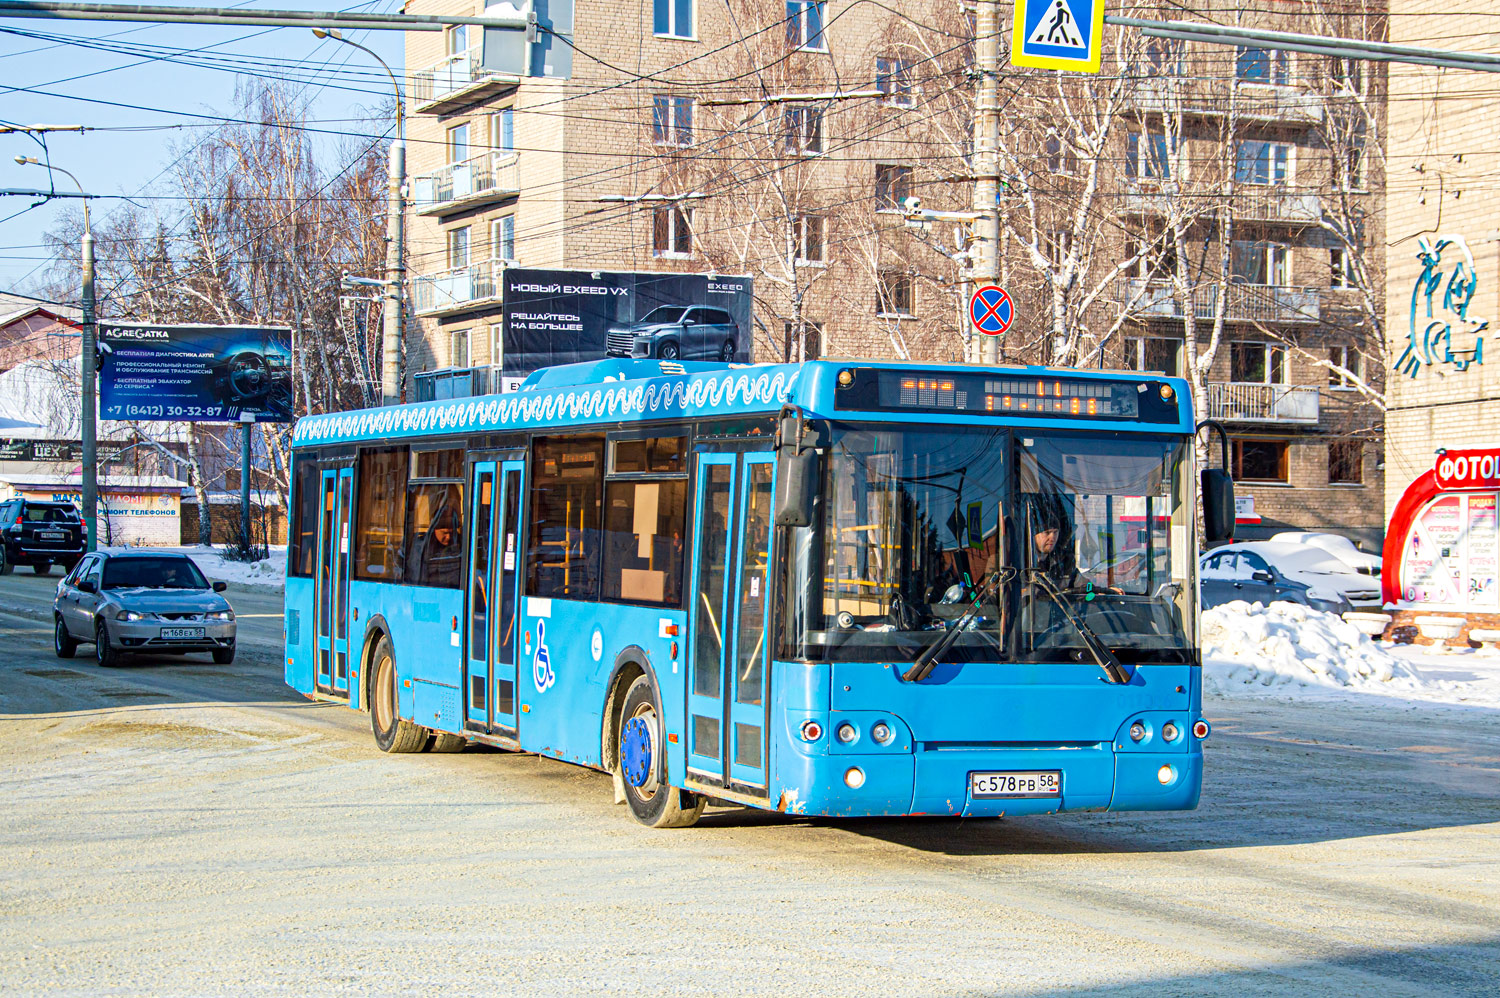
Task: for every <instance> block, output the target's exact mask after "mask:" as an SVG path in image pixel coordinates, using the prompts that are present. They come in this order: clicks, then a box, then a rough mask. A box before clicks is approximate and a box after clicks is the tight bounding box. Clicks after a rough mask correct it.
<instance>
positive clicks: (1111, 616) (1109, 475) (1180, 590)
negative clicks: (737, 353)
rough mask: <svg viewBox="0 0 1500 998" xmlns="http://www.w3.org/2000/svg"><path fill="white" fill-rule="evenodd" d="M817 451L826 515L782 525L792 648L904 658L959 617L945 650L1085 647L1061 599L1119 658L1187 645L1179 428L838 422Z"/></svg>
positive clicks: (994, 654) (1013, 654)
mask: <svg viewBox="0 0 1500 998" xmlns="http://www.w3.org/2000/svg"><path fill="white" fill-rule="evenodd" d="M827 454H828V459H827V463H826V466H825V475H826V477H825V481H824V489H823V496H824V500H823V503H822V504H821V505H822V508H821V520H822V523H821V527H820V528H819V526H814V527H812V528H808V529H806V530H799V531H795V532H791V536H790V537H789V538H788V540H789V547H788V549H787V551H786V554H785V557H786V562H785V563H786V568H787V571H788V573H789V578H788V587H787V593H788V596H789V598H788V599H787V601H786V603H785V606H784V616H783V622H784V633H783V641H784V651H785V653H786V654H789V655H796V656H800V657H806V658H810V659H813V660H815V661H816V660H833V661H886V662H908V661H912V660H914V659H915V658H917V656H919V655H920V654H921V653H922V651H923V650H924V649H925V648H927V647H928V646H929V645H931V644H933V643H934V642H936V641H937V640H938V639H939V638H941V637H943V636H944V635H945V634H946V633H947V632H948V631H949V630H950V629H953V628H958V629H960V630H961V631H962V633H960V634H958V635H956V636H953V637H952V639H951V640H950V641H949V642H947V643H946V644H945V646H944V647H943V648H942V651H941V655H940V660H941V661H943V662H998V661H1007V660H1018V659H1019V660H1027V661H1047V660H1067V661H1088V662H1090V663H1091V664H1092V662H1093V659H1092V658H1088V657H1087V645H1086V641H1085V639H1084V638H1083V637H1082V636H1081V635H1080V634H1079V633H1078V629H1077V627H1075V626H1074V624H1073V623H1071V622H1069V620H1068V617H1069V616H1072V617H1073V618H1075V620H1077V621H1081V622H1084V623H1086V625H1087V626H1088V628H1089V629H1090V630H1092V631H1093V632H1094V633H1096V634H1097V635H1098V636H1099V639H1100V641H1101V642H1102V643H1103V644H1104V645H1106V646H1107V647H1109V648H1110V649H1111V650H1112V651H1113V653H1114V654H1116V655H1118V656H1119V657H1120V658H1121V659H1122V660H1124V661H1133V662H1141V661H1160V660H1166V661H1186V660H1187V656H1188V653H1189V646H1188V641H1187V634H1188V633H1189V630H1188V627H1189V625H1190V623H1191V621H1190V620H1189V619H1187V618H1186V615H1187V614H1190V613H1191V612H1192V600H1191V599H1190V597H1189V595H1188V594H1189V591H1190V589H1191V586H1190V584H1189V580H1190V578H1191V576H1190V574H1189V572H1190V568H1191V565H1190V559H1191V550H1192V548H1191V544H1190V538H1191V521H1190V517H1189V507H1188V504H1187V502H1186V496H1185V494H1184V489H1185V483H1186V481H1187V477H1186V476H1187V472H1186V468H1185V466H1184V460H1185V454H1186V451H1185V445H1184V442H1183V441H1182V440H1181V439H1180V438H1165V437H1158V438H1142V437H1140V436H1138V435H1134V434H1107V435H1106V434H1099V435H1094V436H1084V435H1061V434H1059V435H1056V436H1047V435H1042V434H1032V435H1029V436H1022V435H1021V433H1020V432H1019V431H1017V432H1014V433H1013V432H1012V431H1011V430H1008V429H990V428H986V427H945V428H942V429H929V428H925V427H913V428H910V429H907V428H901V429H897V428H892V427H871V426H853V425H841V424H833V425H832V426H831V443H830V446H829V448H828V451H827ZM1037 572H1041V573H1045V575H1046V578H1045V579H1038V578H1036V575H1035V573H1037ZM1043 583H1050V586H1048V585H1043ZM1048 589H1050V590H1051V592H1050V593H1049V592H1048V591H1047V590H1048ZM1059 601H1064V602H1065V603H1066V605H1067V610H1066V611H1065V610H1064V609H1063V607H1061V606H1060V605H1059ZM1080 652H1082V653H1084V655H1085V657H1084V658H1080V657H1079V654H1080Z"/></svg>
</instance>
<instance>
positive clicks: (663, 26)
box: [652, 0, 694, 38]
mask: <svg viewBox="0 0 1500 998" xmlns="http://www.w3.org/2000/svg"><path fill="white" fill-rule="evenodd" d="M654 2H655V11H654V16H653V18H652V24H653V28H652V30H653V31H655V32H656V33H657V34H658V35H662V36H664V37H667V38H692V37H694V36H693V0H654Z"/></svg>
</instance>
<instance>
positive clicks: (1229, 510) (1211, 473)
mask: <svg viewBox="0 0 1500 998" xmlns="http://www.w3.org/2000/svg"><path fill="white" fill-rule="evenodd" d="M1201 480H1202V488H1201V490H1200V491H1201V494H1202V496H1203V535H1204V540H1206V541H1208V542H1209V543H1218V542H1219V541H1230V540H1233V539H1234V479H1232V478H1230V477H1229V472H1227V471H1225V470H1224V469H1223V468H1204V469H1203V474H1202V479H1201Z"/></svg>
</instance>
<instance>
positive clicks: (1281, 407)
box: [1203, 381, 1318, 424]
mask: <svg viewBox="0 0 1500 998" xmlns="http://www.w3.org/2000/svg"><path fill="white" fill-rule="evenodd" d="M1203 387H1204V388H1205V389H1207V393H1208V417H1209V418H1210V419H1217V420H1221V421H1223V422H1226V423H1299V424H1308V423H1316V422H1317V421H1318V390H1317V389H1316V388H1300V387H1294V386H1292V385H1265V384H1259V383H1256V382H1246V381H1217V382H1209V383H1208V384H1206V385H1204V386H1203Z"/></svg>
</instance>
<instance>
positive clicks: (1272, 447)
mask: <svg viewBox="0 0 1500 998" xmlns="http://www.w3.org/2000/svg"><path fill="white" fill-rule="evenodd" d="M1230 443H1231V446H1230V460H1231V463H1232V465H1233V467H1232V468H1231V469H1230V472H1231V474H1232V475H1233V476H1234V480H1235V481H1237V482H1289V481H1291V479H1290V478H1288V477H1287V451H1288V450H1289V449H1290V448H1289V446H1288V444H1287V442H1286V441H1285V440H1233V441H1231V442H1230Z"/></svg>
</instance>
